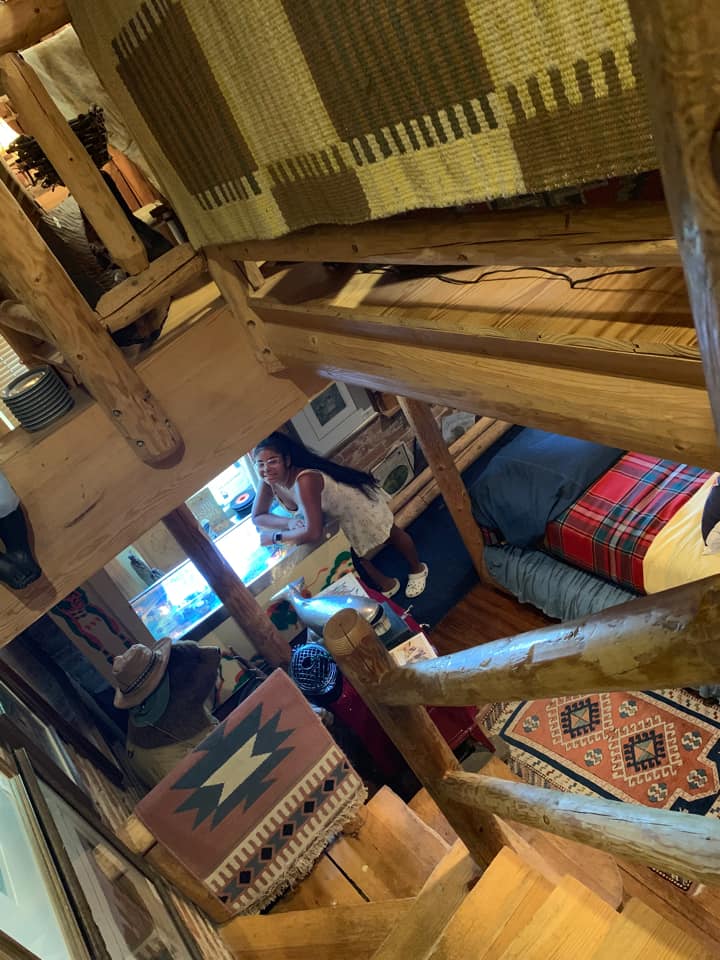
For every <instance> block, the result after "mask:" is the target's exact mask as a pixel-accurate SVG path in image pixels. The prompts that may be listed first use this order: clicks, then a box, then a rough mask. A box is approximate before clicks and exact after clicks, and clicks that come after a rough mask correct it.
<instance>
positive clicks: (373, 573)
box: [357, 557, 396, 593]
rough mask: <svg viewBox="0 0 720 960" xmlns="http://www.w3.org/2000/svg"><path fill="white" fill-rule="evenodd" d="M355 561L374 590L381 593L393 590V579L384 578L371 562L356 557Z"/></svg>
mask: <svg viewBox="0 0 720 960" xmlns="http://www.w3.org/2000/svg"><path fill="white" fill-rule="evenodd" d="M357 559H358V562H359V564H360V566H361V567H362V572H363V573H364V574H365V575H366V576H367V577H369V578H370V580H371V581H372V582H373V583H374V584H375V586H376V589H378V590H380V592H381V593H387V592H388V591H389V590H392V589H393V587H394V586H395V583H396V581H395V579H394V578H393V577H388V576H386V575H385V574H384V573H383V572H382V570H380V569H378V567H376V566H375V564H374V563H373V562H372V560H366V559H365V557H358V558H357Z"/></svg>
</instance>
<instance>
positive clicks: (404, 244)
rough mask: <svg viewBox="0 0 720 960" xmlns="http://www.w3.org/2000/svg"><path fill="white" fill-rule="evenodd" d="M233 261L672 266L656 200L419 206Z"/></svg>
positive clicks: (239, 246)
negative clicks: (607, 204)
mask: <svg viewBox="0 0 720 960" xmlns="http://www.w3.org/2000/svg"><path fill="white" fill-rule="evenodd" d="M222 250H223V252H224V253H225V254H226V255H227V256H229V257H232V258H234V259H236V260H280V261H283V260H285V261H298V260H300V261H302V260H311V261H328V262H339V263H396V264H427V265H435V266H450V265H464V266H469V265H472V264H479V265H493V264H501V265H508V264H517V265H521V266H593V267H597V266H626V267H629V266H679V264H680V257H679V253H678V248H677V243H676V242H675V240H674V234H673V228H672V224H671V223H670V217H669V215H668V211H667V207H666V206H665V204H664V203H662V202H652V203H648V202H642V203H640V202H638V203H634V202H633V203H624V204H619V205H617V206H614V207H550V208H547V209H528V208H524V209H521V210H487V209H479V208H473V209H470V210H465V211H457V210H423V211H421V212H418V213H411V214H406V215H404V216H401V217H392V218H390V219H387V220H374V221H371V222H369V223H359V224H343V225H337V226H335V225H333V226H318V227H311V228H309V229H307V230H302V231H298V232H295V233H289V234H287V235H286V236H284V237H278V238H276V239H274V240H245V241H243V242H241V243H233V244H226V245H224V246H223V247H222Z"/></svg>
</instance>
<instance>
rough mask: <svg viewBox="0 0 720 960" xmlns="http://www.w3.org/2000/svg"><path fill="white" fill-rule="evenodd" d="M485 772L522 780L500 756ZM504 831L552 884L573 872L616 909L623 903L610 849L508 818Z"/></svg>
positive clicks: (506, 839)
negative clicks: (590, 845) (597, 848)
mask: <svg viewBox="0 0 720 960" xmlns="http://www.w3.org/2000/svg"><path fill="white" fill-rule="evenodd" d="M483 773H485V774H486V775H487V776H489V777H500V778H501V779H503V780H510V781H512V782H514V783H519V782H520V777H518V776H517V775H516V774H515V773H513V771H512V770H511V769H510V767H508V765H507V764H506V763H503V761H502V760H500V759H499V758H498V757H497V756H492V757H490V758H489V760H488V761H487V763H486V764H485V766H484V767H483ZM501 832H502V836H503V840H504V842H505V843H506V844H507V846H509V847H511V848H512V849H513V850H514V851H515V853H517V854H518V856H520V857H521V858H522V859H523V860H525V861H526V862H527V863H528V864H529V865H530V866H531V867H533V869H535V870H537V871H538V873H541V874H542V875H543V876H544V877H545V878H546V879H547V880H549V881H550V882H551V883H552V884H553V885H556V884H558V883H559V882H560V880H561V879H562V878H563V877H564V876H567V875H570V876H572V877H575V879H576V880H579V881H580V883H582V884H583V885H584V886H586V887H588V888H589V889H590V890H592V891H593V893H595V894H597V895H598V896H599V897H600V898H601V899H602V900H604V901H605V902H606V903H607V904H608V905H609V906H611V907H612V908H613V910H617V909H618V908H619V907H620V905H621V904H622V902H623V882H622V876H621V875H620V869H619V867H618V865H617V863H616V861H615V859H614V858H613V857H612V856H611V855H610V854H609V853H605V852H604V851H603V850H596V849H594V848H593V847H588V846H587V845H586V844H583V843H575V842H574V841H573V840H567V839H566V838H565V837H556V836H555V835H554V834H552V833H545V832H544V831H543V830H536V829H535V828H534V827H529V826H527V825H526V824H522V823H514V822H511V821H507V820H505V821H501Z"/></svg>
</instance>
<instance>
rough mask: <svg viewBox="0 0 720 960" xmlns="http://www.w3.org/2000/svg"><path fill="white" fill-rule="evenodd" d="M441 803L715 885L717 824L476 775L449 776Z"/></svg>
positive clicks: (719, 872)
mask: <svg viewBox="0 0 720 960" xmlns="http://www.w3.org/2000/svg"><path fill="white" fill-rule="evenodd" d="M441 792H442V796H443V800H444V801H447V800H452V801H454V802H460V803H465V804H468V805H471V806H473V807H478V808H480V809H481V810H484V811H486V812H487V813H495V814H498V815H499V816H502V817H503V818H505V819H508V820H514V821H519V822H520V823H526V824H528V825H530V826H532V827H537V828H538V829H540V830H548V831H549V832H550V833H555V834H557V835H558V836H561V837H565V838H566V839H568V840H575V841H577V842H578V843H587V844H588V845H589V846H592V847H597V848H598V849H600V850H605V851H606V852H607V853H611V854H613V855H614V856H618V857H624V858H627V859H628V860H633V861H635V862H637V863H644V864H647V865H648V866H650V867H655V868H656V869H658V870H663V871H668V870H670V871H672V872H676V873H678V874H680V875H681V876H683V877H687V878H688V879H692V880H699V881H701V882H703V883H713V884H718V883H720V858H718V856H717V850H718V849H719V848H720V821H718V820H716V819H714V818H713V817H700V816H698V815H697V814H692V813H679V812H677V811H675V810H656V809H654V808H652V807H645V806H641V805H640V804H637V803H618V801H617V800H605V799H604V798H602V797H588V796H585V795H584V794H577V793H563V792H562V791H560V790H548V789H546V788H545V787H533V786H530V785H529V784H527V783H512V782H510V781H507V780H501V779H499V778H497V777H488V776H484V775H483V774H477V773H448V774H447V775H446V776H445V777H444V779H443V782H442V790H441Z"/></svg>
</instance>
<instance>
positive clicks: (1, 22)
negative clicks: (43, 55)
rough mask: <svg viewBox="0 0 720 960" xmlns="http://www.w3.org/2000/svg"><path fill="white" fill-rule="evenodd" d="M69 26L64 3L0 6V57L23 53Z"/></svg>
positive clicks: (19, 0)
mask: <svg viewBox="0 0 720 960" xmlns="http://www.w3.org/2000/svg"><path fill="white" fill-rule="evenodd" d="M69 22H70V11H69V10H68V8H67V4H66V3H65V0H41V2H38V0H13V2H12V3H3V4H2V5H1V6H0V53H13V52H14V51H15V50H26V49H27V48H28V47H32V46H33V45H34V44H36V43H38V41H40V40H42V38H43V37H46V36H47V35H48V34H49V33H53V32H54V31H55V30H59V29H60V27H63V26H65V24H66V23H69Z"/></svg>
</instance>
